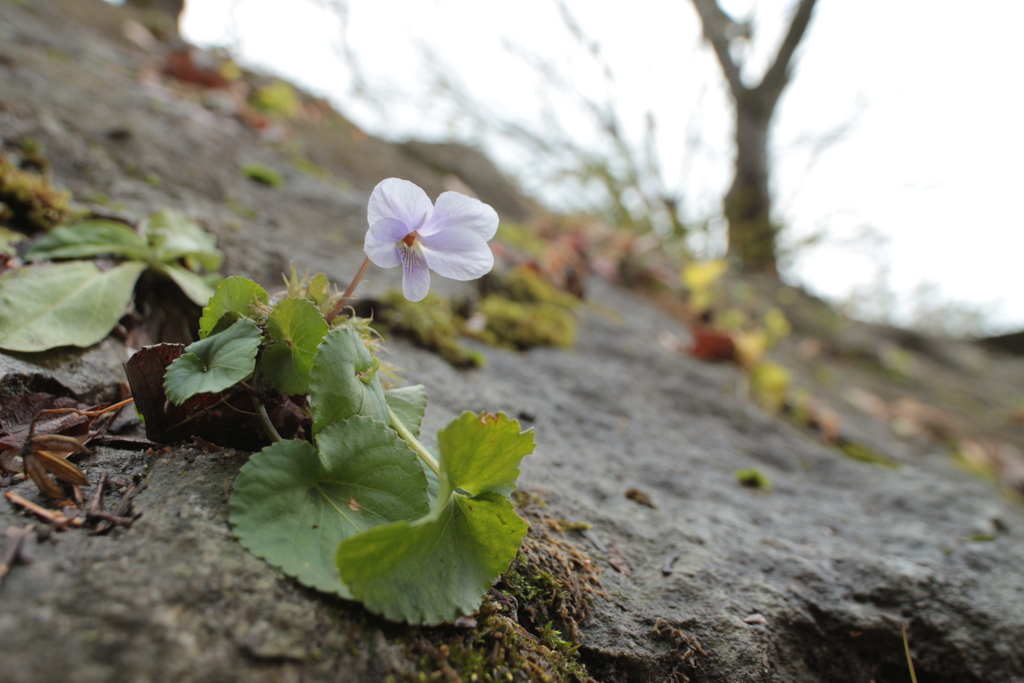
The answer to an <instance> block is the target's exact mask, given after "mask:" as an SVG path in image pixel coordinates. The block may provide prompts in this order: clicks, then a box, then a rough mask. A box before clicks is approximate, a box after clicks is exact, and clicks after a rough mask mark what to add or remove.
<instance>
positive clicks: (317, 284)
mask: <svg viewBox="0 0 1024 683" xmlns="http://www.w3.org/2000/svg"><path fill="white" fill-rule="evenodd" d="M306 291H307V292H308V294H309V298H310V299H312V300H313V303H315V304H316V305H317V306H323V305H324V304H325V303H327V300H328V299H330V298H331V282H330V280H328V279H327V276H326V275H324V274H323V273H317V274H316V275H314V276H313V278H312V279H311V280H310V281H309V285H308V286H307V287H306Z"/></svg>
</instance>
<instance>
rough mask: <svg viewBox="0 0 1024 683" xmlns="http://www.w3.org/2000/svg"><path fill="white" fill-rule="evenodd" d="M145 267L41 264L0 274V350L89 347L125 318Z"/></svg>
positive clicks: (134, 263) (73, 263)
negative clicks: (105, 267)
mask: <svg viewBox="0 0 1024 683" xmlns="http://www.w3.org/2000/svg"><path fill="white" fill-rule="evenodd" d="M145 269H146V264H144V263H141V262H138V261H129V262H127V263H122V264H121V265H119V266H115V267H114V268H111V269H110V270H100V269H99V268H97V267H96V264H94V263H92V262H91V261H69V262H67V263H44V264H39V265H34V266H28V267H26V268H18V269H15V270H8V271H7V272H6V273H4V274H3V275H2V276H0V348H4V349H9V350H11V351H45V350H46V349H52V348H54V347H56V346H82V347H85V346H91V345H93V344H95V343H96V342H98V341H100V340H101V339H103V338H104V337H106V336H107V334H108V333H109V332H110V330H112V329H114V326H115V325H117V321H118V320H120V318H121V316H122V315H124V312H125V309H126V308H127V307H128V302H129V301H130V300H131V297H132V291H133V289H134V288H135V281H136V280H138V279H139V275H141V274H142V271H143V270H145Z"/></svg>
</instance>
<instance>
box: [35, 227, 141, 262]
mask: <svg viewBox="0 0 1024 683" xmlns="http://www.w3.org/2000/svg"><path fill="white" fill-rule="evenodd" d="M148 252H149V247H148V246H147V245H146V240H144V239H143V238H142V237H140V236H139V235H138V234H137V233H136V232H135V231H134V230H132V229H131V228H129V227H128V226H127V225H124V224H123V223H115V222H114V221H86V222H84V223H79V224H77V225H65V226H60V227H57V228H54V229H53V230H51V231H50V232H49V233H48V234H47V235H46V236H44V237H42V238H40V239H39V241H37V242H36V243H35V244H33V245H32V246H31V247H30V248H29V249H28V251H27V252H25V258H26V259H27V260H29V261H42V260H53V259H70V258H89V257H92V256H99V255H101V254H116V255H118V256H124V257H126V258H129V259H133V260H135V261H145V260H146V258H147V256H148Z"/></svg>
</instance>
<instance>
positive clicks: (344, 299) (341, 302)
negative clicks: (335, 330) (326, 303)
mask: <svg viewBox="0 0 1024 683" xmlns="http://www.w3.org/2000/svg"><path fill="white" fill-rule="evenodd" d="M369 267H370V258H369V257H367V258H365V259H363V265H361V266H359V270H358V271H356V276H355V277H354V278H352V282H350V283H348V287H346V288H345V291H344V293H342V295H341V298H340V299H338V303H336V304H335V305H334V308H332V309H331V312H330V313H329V314H328V315H327V322H328V323H330V322H331V321H332V320H334V319H335V318H337V317H338V315H340V314H341V311H342V309H343V308H345V304H347V303H348V300H349V299H351V298H352V295H353V294H354V293H355V291H356V287H358V286H359V281H360V280H362V279H363V275H365V274H366V269H367V268H369Z"/></svg>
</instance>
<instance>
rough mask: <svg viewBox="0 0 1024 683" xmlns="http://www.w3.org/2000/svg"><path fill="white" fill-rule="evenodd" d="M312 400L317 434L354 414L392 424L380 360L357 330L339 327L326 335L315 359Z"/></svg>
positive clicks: (311, 383)
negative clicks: (378, 374) (382, 382)
mask: <svg viewBox="0 0 1024 683" xmlns="http://www.w3.org/2000/svg"><path fill="white" fill-rule="evenodd" d="M309 403H310V407H311V408H312V411H313V434H314V436H315V435H316V434H319V433H320V430H321V429H323V428H324V427H326V426H327V425H329V424H331V423H332V422H340V421H341V420H344V419H347V418H349V417H352V416H353V415H366V416H367V417H372V418H373V419H375V420H380V421H381V422H383V423H385V424H390V422H391V420H390V419H389V417H388V409H387V404H386V403H385V401H384V389H383V388H382V387H381V385H380V378H378V377H377V362H376V359H374V358H373V357H372V356H371V355H370V352H369V351H367V350H366V347H365V346H363V342H362V340H361V339H360V338H359V334H358V333H357V332H356V331H355V330H353V329H351V328H348V327H339V328H337V329H335V330H332V331H331V332H330V333H328V335H327V336H326V337H324V340H323V342H321V344H320V346H319V348H318V349H317V353H316V356H315V357H314V358H313V369H312V371H311V372H310V377H309Z"/></svg>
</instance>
